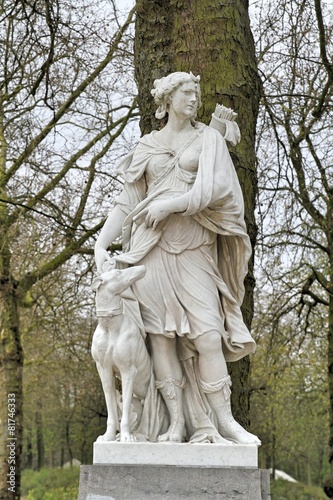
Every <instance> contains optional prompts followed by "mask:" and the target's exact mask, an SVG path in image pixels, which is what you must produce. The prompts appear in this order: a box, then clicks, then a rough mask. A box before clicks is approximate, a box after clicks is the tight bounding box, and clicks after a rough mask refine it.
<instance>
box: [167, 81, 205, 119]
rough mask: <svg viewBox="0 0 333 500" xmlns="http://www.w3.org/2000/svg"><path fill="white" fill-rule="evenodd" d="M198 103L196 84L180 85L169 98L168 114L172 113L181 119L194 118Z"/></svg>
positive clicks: (186, 83)
mask: <svg viewBox="0 0 333 500" xmlns="http://www.w3.org/2000/svg"><path fill="white" fill-rule="evenodd" d="M198 103H199V94H198V88H197V84H195V82H193V81H189V82H185V83H182V84H181V85H179V87H178V88H177V89H176V90H175V91H174V92H173V93H172V94H171V96H170V102H169V114H170V113H172V112H173V113H174V114H175V115H176V116H179V117H182V118H193V117H195V116H196V113H197V109H198Z"/></svg>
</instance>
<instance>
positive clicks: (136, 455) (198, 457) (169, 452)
mask: <svg viewBox="0 0 333 500" xmlns="http://www.w3.org/2000/svg"><path fill="white" fill-rule="evenodd" d="M93 462H94V464H112V465H116V464H123V465H150V464H151V465H180V466H201V467H215V466H217V467H254V468H257V467H258V446H257V445H253V444H252V445H241V444H232V445H230V446H226V445H223V444H204V443H202V444H201V443H200V444H190V443H170V442H168V443H120V442H107V443H98V442H96V443H94V458H93Z"/></svg>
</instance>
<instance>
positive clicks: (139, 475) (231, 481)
mask: <svg viewBox="0 0 333 500" xmlns="http://www.w3.org/2000/svg"><path fill="white" fill-rule="evenodd" d="M203 499H207V500H217V499H223V500H269V499H270V494H269V471H268V470H260V469H250V468H236V467H233V468H229V467H179V466H172V465H96V464H95V465H82V466H81V477H80V490H79V496H78V500H203Z"/></svg>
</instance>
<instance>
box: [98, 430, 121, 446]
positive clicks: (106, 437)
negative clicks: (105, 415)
mask: <svg viewBox="0 0 333 500" xmlns="http://www.w3.org/2000/svg"><path fill="white" fill-rule="evenodd" d="M115 440H116V434H115V433H113V432H108V431H106V433H105V434H102V435H101V436H98V438H97V439H96V442H97V443H105V442H107V441H115Z"/></svg>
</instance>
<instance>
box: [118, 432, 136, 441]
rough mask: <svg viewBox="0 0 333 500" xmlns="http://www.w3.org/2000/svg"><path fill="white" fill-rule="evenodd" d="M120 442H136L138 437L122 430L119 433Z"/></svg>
mask: <svg viewBox="0 0 333 500" xmlns="http://www.w3.org/2000/svg"><path fill="white" fill-rule="evenodd" d="M120 442H121V443H137V442H138V439H137V437H136V436H134V434H130V433H129V432H122V433H121V434H120Z"/></svg>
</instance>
